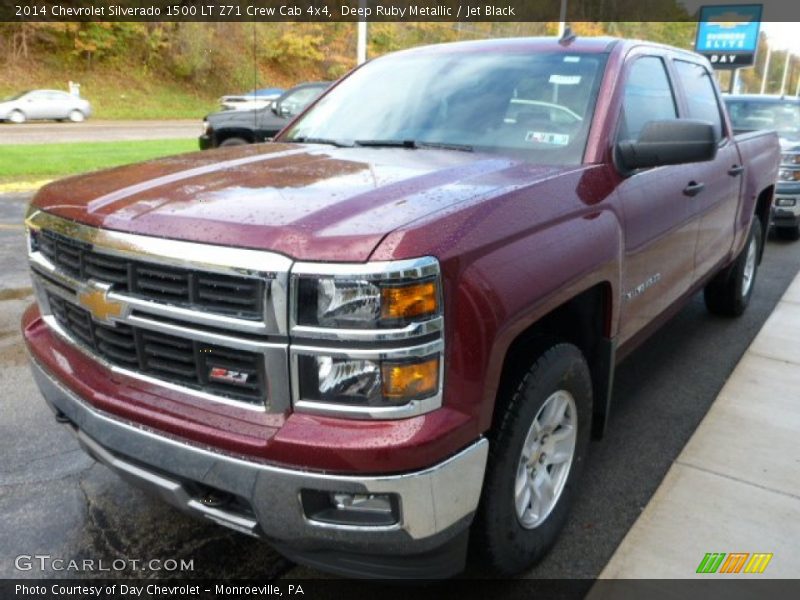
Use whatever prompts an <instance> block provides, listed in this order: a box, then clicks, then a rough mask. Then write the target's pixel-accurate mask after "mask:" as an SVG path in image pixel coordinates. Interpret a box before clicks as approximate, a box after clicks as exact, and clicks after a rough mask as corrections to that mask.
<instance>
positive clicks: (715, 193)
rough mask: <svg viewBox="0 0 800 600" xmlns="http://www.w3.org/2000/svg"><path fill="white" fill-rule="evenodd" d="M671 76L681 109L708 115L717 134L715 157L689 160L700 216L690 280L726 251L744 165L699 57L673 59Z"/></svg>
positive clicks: (691, 207)
mask: <svg viewBox="0 0 800 600" xmlns="http://www.w3.org/2000/svg"><path fill="white" fill-rule="evenodd" d="M672 64H673V67H674V70H675V78H676V80H677V83H678V85H679V86H680V88H681V90H682V92H683V105H682V107H681V115H682V116H684V117H686V118H689V119H700V120H702V121H708V122H709V123H711V124H712V125H713V126H714V131H715V133H716V136H717V141H718V145H719V146H718V150H717V157H716V159H714V160H713V161H708V162H699V163H693V164H691V165H687V169H688V172H689V174H690V176H691V181H690V182H687V185H693V186H695V188H694V189H695V190H696V192H695V193H694V195H693V196H691V197H690V198H691V200H690V203H689V210H690V212H691V213H692V214H693V215H694V218H695V219H697V221H698V224H699V225H698V232H697V249H696V250H695V262H694V275H693V280H695V281H697V280H699V279H701V278H702V277H704V276H705V275H706V274H707V273H709V272H711V270H712V269H713V268H714V267H715V266H716V265H717V264H718V263H720V262H721V261H722V260H724V259H725V258H727V257H728V254H729V253H730V250H731V247H732V244H733V238H734V226H735V220H736V214H737V212H738V209H739V197H740V191H739V187H740V182H741V181H742V179H743V177H742V176H741V175H742V172H743V168H742V165H741V159H740V157H739V150H738V148H737V147H736V143H735V142H734V141H733V136H732V135H730V132H728V131H727V130H726V125H725V122H724V120H723V118H722V112H721V106H720V98H719V94H718V91H717V87H716V85H715V84H714V79H713V77H712V75H711V73H710V72H709V70H708V69H707V68H706V67H705V66H704V65H702V64H700V63H695V62H690V61H686V60H681V59H677V58H676V59H675V60H673V61H672Z"/></svg>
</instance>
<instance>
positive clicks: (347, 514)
mask: <svg viewBox="0 0 800 600" xmlns="http://www.w3.org/2000/svg"><path fill="white" fill-rule="evenodd" d="M300 497H301V500H302V503H303V511H304V512H305V515H306V517H307V518H308V519H310V520H312V521H319V522H322V523H332V524H336V525H356V526H365V527H386V526H390V525H394V524H395V523H397V522H398V521H399V506H400V502H399V501H398V498H397V496H396V495H395V494H356V493H349V492H323V491H318V490H303V491H302V492H301V493H300Z"/></svg>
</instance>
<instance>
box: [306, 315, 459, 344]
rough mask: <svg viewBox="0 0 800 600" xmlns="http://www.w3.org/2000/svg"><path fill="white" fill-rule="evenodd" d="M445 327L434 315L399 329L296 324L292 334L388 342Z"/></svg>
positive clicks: (317, 337)
mask: <svg viewBox="0 0 800 600" xmlns="http://www.w3.org/2000/svg"><path fill="white" fill-rule="evenodd" d="M443 329H444V319H443V318H442V317H441V316H439V317H434V318H433V319H431V320H430V321H421V322H419V323H409V324H408V325H406V326H405V327H399V328H397V329H334V328H331V327H312V326H310V325H294V326H293V327H292V335H293V336H295V338H304V339H305V338H309V339H317V340H349V341H354V342H355V341H360V342H388V341H392V340H408V339H411V338H418V337H422V336H426V335H430V334H433V333H439V332H441V331H442V330H443Z"/></svg>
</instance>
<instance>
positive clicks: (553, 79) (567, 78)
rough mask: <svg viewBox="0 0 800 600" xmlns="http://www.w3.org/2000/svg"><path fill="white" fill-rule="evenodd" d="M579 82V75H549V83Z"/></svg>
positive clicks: (572, 83)
mask: <svg viewBox="0 0 800 600" xmlns="http://www.w3.org/2000/svg"><path fill="white" fill-rule="evenodd" d="M580 82H581V76H580V75H550V83H557V84H558V85H578V84H579V83H580Z"/></svg>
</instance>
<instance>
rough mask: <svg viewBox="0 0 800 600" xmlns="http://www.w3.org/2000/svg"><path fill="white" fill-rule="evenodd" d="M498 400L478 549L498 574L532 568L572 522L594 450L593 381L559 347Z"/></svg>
mask: <svg viewBox="0 0 800 600" xmlns="http://www.w3.org/2000/svg"><path fill="white" fill-rule="evenodd" d="M515 381H516V384H515V386H513V387H511V388H510V389H511V390H513V391H512V393H511V397H510V399H507V400H506V402H504V403H503V399H502V398H501V399H499V400H498V401H499V402H500V403H501V404H499V405H498V408H497V410H499V411H502V413H500V414H498V420H497V422H496V424H495V427H494V430H493V431H492V433H491V435H490V439H491V442H490V446H489V463H488V465H487V472H486V479H485V482H484V488H483V495H482V498H481V505H480V507H479V509H478V514H477V516H476V520H475V524H474V530H473V535H474V542H473V548H474V549H475V551H476V553H478V554H480V556H479V557H478V560H479V561H480V562H479V564H480V565H481V566H483V567H485V568H488V570H489V571H491V572H492V573H495V574H498V575H506V576H507V575H514V574H516V573H519V572H520V571H522V570H523V569H525V568H526V567H528V566H530V565H532V564H533V563H534V562H536V561H537V560H539V559H541V558H542V556H544V554H545V553H546V552H547V550H548V549H549V548H550V546H552V544H553V543H554V542H555V540H556V538H557V536H558V533H559V532H560V530H561V528H562V526H563V525H564V522H565V520H566V518H567V512H568V510H569V505H570V503H571V500H572V497H573V496H574V494H575V490H576V486H577V481H578V478H579V475H580V471H581V469H582V467H583V462H584V460H585V457H586V452H587V448H588V444H589V434H590V420H591V414H592V380H591V375H590V373H589V367H588V365H587V364H586V360H585V359H584V357H583V354H582V353H581V352H580V350H578V348H577V347H575V346H573V345H571V344H565V343H556V344H554V345H551V346H550V347H549V348H548V349H547V350H545V351H544V352H543V353H541V354H540V355H538V356H537V357H535V359H534V362H533V363H532V364H531V365H530V367H529V368H528V370H527V371H525V372H524V373H523V374H522V375H521V376H520V377H518V379H516V380H515Z"/></svg>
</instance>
